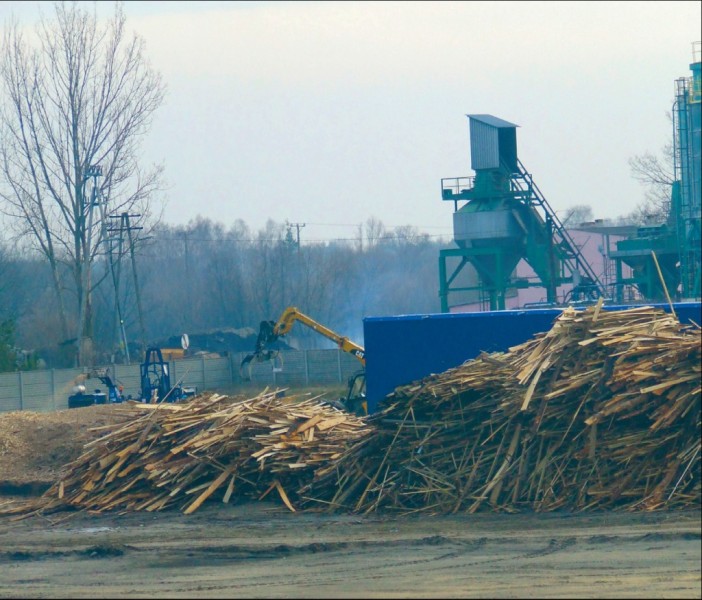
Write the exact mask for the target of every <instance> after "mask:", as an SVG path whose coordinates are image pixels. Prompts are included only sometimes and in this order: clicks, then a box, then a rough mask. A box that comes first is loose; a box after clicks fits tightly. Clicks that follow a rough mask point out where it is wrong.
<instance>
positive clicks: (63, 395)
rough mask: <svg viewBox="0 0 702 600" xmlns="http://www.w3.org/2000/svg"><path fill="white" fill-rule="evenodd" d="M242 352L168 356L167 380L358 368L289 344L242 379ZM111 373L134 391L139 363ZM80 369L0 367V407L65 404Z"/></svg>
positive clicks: (301, 382)
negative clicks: (17, 369)
mask: <svg viewBox="0 0 702 600" xmlns="http://www.w3.org/2000/svg"><path fill="white" fill-rule="evenodd" d="M244 356H246V354H245V353H243V352H241V353H234V354H231V355H229V356H228V357H223V358H186V359H183V360H173V361H169V365H170V373H171V384H172V385H173V384H175V383H176V382H178V381H180V380H181V379H182V384H183V385H184V386H195V387H197V390H198V392H202V391H205V390H207V391H224V392H227V393H232V392H235V391H239V390H242V391H243V390H247V389H255V388H261V387H264V386H271V387H277V388H285V387H307V386H317V385H336V384H339V385H340V386H342V387H343V386H345V385H346V380H347V379H348V378H349V377H350V376H351V375H352V374H353V373H355V372H356V371H358V370H359V369H360V368H361V364H360V363H359V362H358V360H356V359H355V358H354V357H353V356H351V355H350V354H348V353H346V352H342V351H341V350H337V349H332V350H293V351H287V352H282V353H281V357H282V366H280V364H276V367H280V369H278V368H276V369H275V370H274V368H273V364H272V363H271V362H266V363H257V364H255V365H253V367H252V369H251V381H250V382H246V381H243V380H242V378H241V376H240V374H239V365H240V363H241V361H242V360H243V359H244ZM111 369H113V371H112V373H113V374H114V379H115V381H116V382H117V383H118V384H121V385H122V386H124V394H125V396H127V395H131V396H132V397H133V398H137V397H138V396H139V390H140V375H139V365H138V364H133V365H114V366H113V367H111ZM82 373H84V370H83V369H51V370H45V371H26V372H17V373H0V412H7V411H13V410H32V411H38V412H45V411H52V410H64V409H67V408H68V396H70V395H71V393H72V388H73V386H74V385H75V383H76V377H77V376H78V375H81V374H82ZM84 385H85V387H86V389H87V390H88V391H91V390H94V389H97V388H99V389H100V390H102V391H103V392H107V389H106V388H105V386H104V385H103V383H102V382H101V381H100V380H99V379H88V380H86V381H85V382H84Z"/></svg>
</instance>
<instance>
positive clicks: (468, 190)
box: [439, 114, 605, 312]
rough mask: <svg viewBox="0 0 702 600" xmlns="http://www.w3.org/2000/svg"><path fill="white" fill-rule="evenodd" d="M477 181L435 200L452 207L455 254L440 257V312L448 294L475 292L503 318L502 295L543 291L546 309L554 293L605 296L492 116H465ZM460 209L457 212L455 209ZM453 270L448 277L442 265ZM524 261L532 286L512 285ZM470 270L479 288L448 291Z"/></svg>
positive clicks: (457, 184)
mask: <svg viewBox="0 0 702 600" xmlns="http://www.w3.org/2000/svg"><path fill="white" fill-rule="evenodd" d="M467 116H468V119H469V124H470V148H471V167H472V169H473V170H474V171H475V177H454V178H444V179H442V180H441V197H442V199H443V200H447V201H453V203H454V213H453V230H454V241H455V242H456V245H457V246H458V248H450V249H444V250H441V251H440V253H439V278H440V282H439V284H440V288H439V296H440V299H441V311H442V312H448V310H449V309H448V307H449V304H448V300H449V298H448V296H449V293H450V292H457V291H474V292H478V293H479V294H480V295H481V297H485V298H486V299H487V301H486V302H485V304H486V305H489V309H490V310H504V309H505V298H506V296H507V293H508V290H510V289H514V288H526V287H542V288H545V290H546V300H547V302H548V303H550V304H556V303H557V302H558V298H557V291H558V287H559V286H561V285H563V284H572V291H571V297H572V299H573V300H578V299H583V300H584V299H590V300H596V299H597V298H599V297H600V296H604V295H605V289H604V286H603V284H602V282H601V281H600V280H599V278H598V276H597V275H596V274H595V272H594V271H593V269H592V267H591V266H590V265H589V264H588V263H587V261H586V260H585V258H584V257H583V255H582V254H581V252H580V250H579V248H578V247H577V246H576V244H575V243H574V242H573V240H572V238H571V237H570V235H569V234H568V232H567V230H566V229H565V227H564V226H563V224H562V223H561V222H560V220H559V219H558V216H557V215H556V213H555V212H554V211H553V209H552V208H551V207H550V205H549V204H548V202H547V201H546V199H545V198H544V196H543V194H542V193H541V191H540V190H539V188H538V186H537V185H536V183H535V182H534V179H533V177H532V175H531V174H530V173H529V172H528V171H527V170H526V169H525V168H524V165H523V164H522V162H521V161H520V160H519V158H518V156H517V125H515V124H513V123H509V122H508V121H504V120H502V119H498V118H497V117H494V116H492V115H484V114H480V115H467ZM463 201H465V204H463V205H462V206H461V207H460V208H459V202H463ZM449 259H450V260H452V261H453V262H455V259H458V264H457V266H455V268H454V269H453V271H452V272H451V274H450V275H449V274H448V268H447V262H448V260H449ZM522 259H524V260H525V261H526V262H527V263H528V264H529V266H530V267H531V268H532V269H533V271H534V273H535V274H536V277H535V278H530V279H527V278H515V277H514V271H515V268H516V266H517V264H518V263H519V261H520V260H522ZM468 264H471V265H472V266H473V267H474V268H475V271H476V272H477V275H478V279H479V282H478V285H469V286H459V285H453V286H452V284H454V281H457V277H458V276H459V274H460V273H461V271H462V270H463V269H464V267H465V266H466V265H468Z"/></svg>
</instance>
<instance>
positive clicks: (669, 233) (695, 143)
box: [610, 42, 702, 301]
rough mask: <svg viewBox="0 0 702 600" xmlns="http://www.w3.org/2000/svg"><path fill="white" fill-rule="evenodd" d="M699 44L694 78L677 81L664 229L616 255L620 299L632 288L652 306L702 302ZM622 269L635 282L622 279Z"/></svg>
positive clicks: (640, 234)
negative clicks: (671, 178)
mask: <svg viewBox="0 0 702 600" xmlns="http://www.w3.org/2000/svg"><path fill="white" fill-rule="evenodd" d="M700 67H701V64H700V42H695V43H694V44H693V62H692V64H690V69H691V71H692V75H691V76H690V77H681V78H679V79H677V80H676V81H675V101H674V103H673V110H672V113H673V149H674V170H675V172H674V181H673V184H672V189H671V202H670V211H669V213H668V218H667V220H666V222H665V223H661V224H659V225H656V226H652V227H641V228H640V229H639V230H638V231H637V233H636V235H635V236H634V237H631V238H630V239H626V240H622V241H619V242H617V250H616V252H612V253H611V255H610V256H611V257H612V258H613V259H614V260H615V264H616V270H617V287H616V290H617V299H618V300H621V294H622V290H623V289H624V288H625V286H627V285H633V286H635V287H636V288H637V289H638V291H639V292H640V294H641V295H642V296H643V297H644V298H645V299H647V300H653V301H665V300H667V299H668V297H670V298H672V299H675V300H692V299H698V298H700V273H701V272H702V265H701V263H700V253H701V248H702V240H701V237H700V206H701V204H702V189H701V188H700V167H701V166H702V157H701V152H700V147H701V145H702V144H701V137H700V131H701V123H702V76H701V75H702V74H701V72H700ZM622 264H626V265H628V266H629V267H631V270H632V275H631V277H626V278H625V277H623V276H622V271H623V269H622Z"/></svg>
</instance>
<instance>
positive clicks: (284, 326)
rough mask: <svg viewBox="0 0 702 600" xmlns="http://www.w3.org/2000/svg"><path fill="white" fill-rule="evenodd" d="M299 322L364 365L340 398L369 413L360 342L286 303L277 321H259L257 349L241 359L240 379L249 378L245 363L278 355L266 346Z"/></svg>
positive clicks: (273, 357)
mask: <svg viewBox="0 0 702 600" xmlns="http://www.w3.org/2000/svg"><path fill="white" fill-rule="evenodd" d="M298 322H299V323H302V324H303V325H305V326H306V327H309V328H310V329H312V330H313V331H316V332H317V333H319V334H320V335H323V336H324V337H326V338H327V339H330V340H332V341H333V342H335V343H336V345H337V346H339V348H340V349H341V350H343V351H344V352H348V353H349V354H351V355H353V356H354V357H356V359H357V360H358V361H359V362H360V363H361V365H363V370H362V371H360V372H359V373H357V374H355V375H354V376H353V377H352V378H351V379H350V380H349V389H348V392H347V397H346V398H345V399H343V398H342V404H344V405H345V406H346V407H347V409H348V410H350V411H351V412H356V413H357V414H368V404H367V403H366V401H365V366H366V351H365V350H364V349H363V346H359V345H358V344H356V343H355V342H352V341H351V340H350V339H349V338H347V337H346V336H343V335H339V334H338V333H336V332H335V331H332V330H331V329H329V328H328V327H325V326H324V325H322V324H321V323H318V322H317V321H315V320H314V319H313V318H312V317H309V316H307V315H306V314H304V313H302V312H300V311H299V310H298V309H297V308H296V307H295V306H289V307H288V308H286V309H285V310H284V311H283V314H282V315H280V318H279V319H278V320H277V321H262V322H261V328H260V331H259V333H258V338H257V339H256V350H255V351H254V352H253V354H249V355H248V356H246V357H245V358H244V360H243V361H241V366H240V368H239V369H240V373H241V376H242V379H250V378H251V376H250V374H249V376H248V377H247V374H246V371H245V367H246V366H247V365H249V363H251V362H253V361H255V362H263V361H265V360H272V359H275V358H276V357H277V356H278V354H279V353H278V351H277V350H270V349H268V345H269V344H271V343H272V342H274V341H275V340H277V339H278V338H279V337H281V336H284V335H285V334H286V333H288V332H289V331H290V330H291V329H292V327H293V325H294V324H295V323H298ZM250 368H251V367H250V366H249V369H250Z"/></svg>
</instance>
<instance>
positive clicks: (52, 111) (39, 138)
mask: <svg viewBox="0 0 702 600" xmlns="http://www.w3.org/2000/svg"><path fill="white" fill-rule="evenodd" d="M54 13H55V14H54V18H53V20H48V19H45V18H44V17H42V19H41V21H40V23H39V25H38V26H37V31H36V38H35V39H36V42H35V43H34V45H31V44H30V43H28V41H27V40H26V39H25V36H24V35H23V33H22V30H21V29H20V27H19V26H18V24H17V23H16V22H14V23H11V24H10V25H8V26H7V27H6V30H5V32H4V37H3V45H2V49H1V52H0V84H1V85H2V86H3V94H2V96H1V97H0V102H1V104H0V135H1V137H0V209H1V210H2V211H3V212H4V213H5V214H6V215H8V216H9V217H11V218H12V223H13V226H14V232H15V234H16V235H17V236H19V237H21V236H28V239H30V240H31V243H32V244H33V245H34V246H36V247H37V248H38V249H39V250H40V251H41V252H42V254H43V255H44V256H45V257H46V259H47V261H48V262H49V264H50V265H51V272H52V276H53V286H54V291H55V294H56V296H57V300H58V306H59V311H60V320H61V328H62V332H61V334H62V336H63V338H64V339H66V338H68V337H70V336H69V330H70V325H69V320H70V317H71V316H72V317H73V318H74V319H76V324H75V331H76V333H77V335H76V337H77V338H78V341H79V344H78V362H79V364H87V363H89V362H90V360H91V359H90V347H91V334H92V327H91V325H92V319H91V307H90V291H91V289H92V288H93V287H94V286H95V285H96V282H94V281H91V277H90V270H91V265H92V263H93V260H94V259H95V257H96V255H97V254H98V253H99V252H100V251H102V250H103V248H102V247H101V242H102V241H103V240H104V237H105V233H106V227H105V222H104V221H105V217H106V216H107V213H108V210H107V208H108V205H109V212H114V213H117V214H119V213H122V212H133V213H137V214H139V215H141V216H140V219H141V220H143V221H145V220H148V219H149V218H150V217H151V216H152V215H151V212H152V211H151V208H150V205H151V200H152V198H153V197H154V193H155V192H157V191H158V190H159V189H160V186H161V174H162V168H161V167H158V166H156V167H153V168H151V169H150V170H147V171H142V170H141V169H140V167H139V165H138V158H139V144H140V141H141V139H142V137H143V135H144V134H145V133H146V132H147V130H148V128H149V125H150V122H151V117H152V115H153V113H154V111H155V110H156V109H157V108H158V107H159V106H160V105H161V103H162V101H163V97H164V85H163V83H162V81H161V77H160V75H159V74H158V73H156V72H155V71H154V70H153V69H152V68H151V67H150V66H149V64H148V62H147V60H146V58H145V56H144V53H143V41H142V40H141V39H140V38H139V37H138V36H136V35H131V36H129V35H128V34H127V32H126V30H125V17H124V14H123V11H122V8H121V5H120V4H119V3H117V4H115V12H114V15H113V17H112V18H111V19H110V20H109V21H107V22H106V23H104V24H103V23H101V22H99V21H98V19H97V16H96V14H95V11H93V12H92V13H90V12H88V11H87V10H86V9H85V8H84V3H78V2H71V3H65V2H57V3H56V4H54ZM95 167H99V168H98V169H96V168H95ZM91 178H92V189H89V188H88V186H87V182H88V180H89V179H91ZM95 207H98V208H99V211H97V214H95V215H94V214H93V213H94V210H93V209H94V208H95ZM62 267H67V268H68V271H69V272H70V275H71V279H72V284H73V285H72V288H73V289H74V290H75V292H76V293H75V296H74V302H73V304H72V305H68V306H67V302H66V300H65V298H64V293H65V290H66V288H67V286H66V282H65V281H64V279H65V278H64V277H63V275H62ZM76 315H77V317H76Z"/></svg>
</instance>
